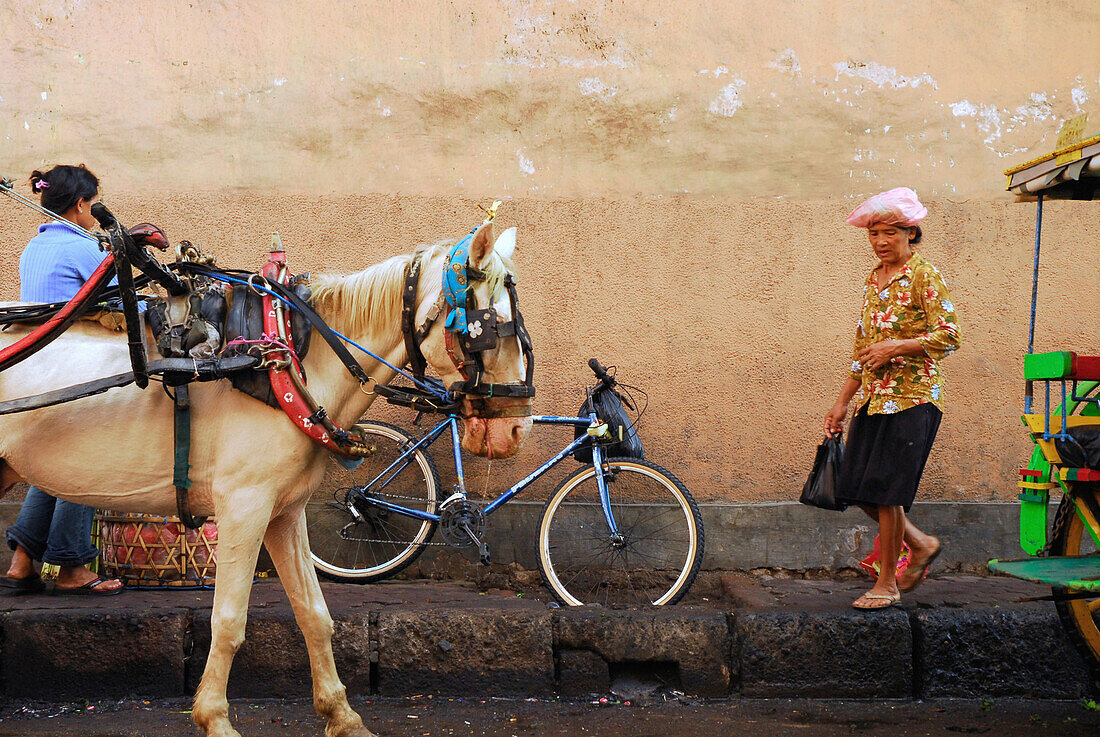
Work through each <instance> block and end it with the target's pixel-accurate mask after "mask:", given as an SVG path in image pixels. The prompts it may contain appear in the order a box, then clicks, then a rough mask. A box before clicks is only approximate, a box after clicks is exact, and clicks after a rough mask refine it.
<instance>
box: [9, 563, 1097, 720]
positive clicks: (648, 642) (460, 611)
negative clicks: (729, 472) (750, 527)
mask: <svg viewBox="0 0 1100 737" xmlns="http://www.w3.org/2000/svg"><path fill="white" fill-rule="evenodd" d="M322 586H323V588H324V591H325V596H326V599H327V601H328V604H329V607H330V609H331V611H332V614H333V617H334V619H335V620H336V637H335V639H334V650H335V654H336V660H337V666H338V668H339V671H340V675H341V678H342V679H343V681H344V683H345V684H346V685H347V687H348V691H349V693H350V694H353V695H358V696H365V695H368V694H380V695H385V696H408V695H415V694H425V693H434V694H439V695H459V696H461V695H480V696H508V697H521V698H522V697H547V696H552V695H554V694H558V695H562V696H579V695H584V694H588V693H607V692H611V691H616V690H619V689H621V687H623V686H624V684H626V685H629V686H631V687H633V688H635V690H637V686H638V684H657V685H661V686H663V687H664V688H666V689H669V690H675V691H680V692H682V693H684V694H686V695H689V696H693V697H727V696H741V697H746V698H771V697H809V698H817V697H822V698H840V697H842V698H891V699H913V698H926V697H928V698H931V697H1023V698H1066V699H1080V698H1082V697H1085V696H1090V695H1096V694H1097V693H1100V692H1098V690H1097V684H1096V683H1095V682H1094V681H1093V680H1092V679H1091V677H1090V674H1089V668H1088V666H1087V665H1086V663H1085V661H1084V660H1083V659H1082V658H1081V657H1080V656H1079V655H1078V654H1077V652H1076V651H1075V650H1073V648H1072V646H1071V644H1070V642H1069V641H1068V639H1067V637H1066V635H1065V634H1064V633H1063V631H1062V628H1061V625H1060V623H1059V620H1058V617H1057V614H1056V612H1055V609H1054V605H1053V604H1052V603H1050V602H1030V603H1017V602H1016V601H1015V600H1017V599H1020V598H1023V597H1028V596H1041V595H1044V594H1047V593H1049V589H1046V588H1043V587H1040V586H1035V585H1032V584H1027V583H1024V582H1021V581H1016V580H1014V579H1008V578H997V577H967V576H951V575H943V576H939V577H934V578H932V579H929V581H927V582H926V583H925V584H924V585H923V586H922V587H920V588H919V589H918V590H916V591H914V592H912V593H910V594H908V595H906V597H905V601H904V603H903V605H902V606H900V607H893V608H890V609H888V610H884V611H877V612H859V611H856V610H853V609H852V608H851V607H850V606H849V604H850V602H851V601H852V600H853V599H855V598H856V596H857V595H858V594H859V593H860V592H861V591H862V590H865V589H866V588H867V586H868V583H867V582H866V581H865V580H863V579H847V580H831V579H830V580H812V579H801V578H771V577H767V576H763V577H755V576H748V575H739V574H725V575H713V576H711V577H709V578H708V579H707V580H703V581H700V582H699V583H698V584H697V585H696V587H695V588H694V589H693V591H692V593H691V594H690V595H689V597H688V599H687V601H686V602H685V603H682V604H680V605H677V606H674V607H667V608H663V609H645V610H608V609H603V608H599V607H592V608H577V609H565V608H556V607H554V606H552V605H549V604H548V601H547V600H546V599H547V596H546V594H545V592H544V591H542V590H541V589H539V590H534V591H527V592H526V594H525V595H517V594H516V593H515V592H513V591H506V590H498V589H490V590H489V591H485V592H479V591H478V590H477V589H476V588H475V587H474V586H473V585H468V584H461V583H454V582H428V581H395V582H385V583H381V584H374V585H366V586H356V585H345V584H333V583H325V584H322ZM211 602H212V592H210V591H203V590H198V591H194V590H191V591H188V590H158V591H127V592H125V593H124V594H122V595H120V596H115V597H108V598H76V597H71V596H52V595H49V594H48V593H47V594H42V595H34V596H20V597H17V596H11V595H7V596H3V597H0V604H2V610H3V613H4V614H3V618H2V622H0V627H2V648H0V675H2V681H0V691H2V692H0V698H7V699H18V698H32V699H37V700H45V701H64V700H72V699H77V698H84V699H104V698H124V697H138V698H163V697H178V696H186V695H189V694H192V693H193V692H194V689H195V687H196V686H197V684H198V681H199V678H200V676H201V673H202V668H203V665H204V663H205V660H206V653H207V651H208V649H209V643H210V607H211ZM309 693H310V677H309V665H308V661H307V658H306V653H305V648H304V644H303V641H302V638H301V635H300V633H299V632H298V629H297V627H296V625H295V623H294V619H293V616H292V614H291V611H290V606H289V603H288V602H287V600H286V597H285V595H284V594H283V591H282V588H281V587H280V586H279V585H278V582H277V581H271V580H261V581H259V582H257V584H256V585H255V586H254V587H253V593H252V599H251V608H250V611H249V622H248V631H247V641H246V642H245V644H244V646H243V647H242V648H241V650H240V652H239V654H238V655H237V658H236V660H235V662H234V666H233V671H232V675H231V677H230V682H229V694H230V697H250V698H300V697H308V696H309Z"/></svg>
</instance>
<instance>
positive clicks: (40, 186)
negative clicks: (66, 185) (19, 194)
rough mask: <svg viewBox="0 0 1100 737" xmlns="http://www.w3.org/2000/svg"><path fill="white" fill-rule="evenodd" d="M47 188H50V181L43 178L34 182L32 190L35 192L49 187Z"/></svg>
mask: <svg viewBox="0 0 1100 737" xmlns="http://www.w3.org/2000/svg"><path fill="white" fill-rule="evenodd" d="M49 188H50V183H49V182H47V181H46V180H45V179H39V180H38V181H37V182H35V183H34V191H35V192H41V191H42V190H44V189H49Z"/></svg>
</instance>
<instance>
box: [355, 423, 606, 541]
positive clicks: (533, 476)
mask: <svg viewBox="0 0 1100 737" xmlns="http://www.w3.org/2000/svg"><path fill="white" fill-rule="evenodd" d="M458 420H459V417H458V415H448V416H447V418H446V419H444V420H443V421H442V422H440V423H439V424H438V425H436V426H435V427H434V428H432V429H431V431H429V432H428V433H427V434H426V435H425V436H424V437H422V438H421V439H420V440H418V441H417V442H416V443H415V444H413V445H411V446H408V447H407V448H406V449H405V450H404V451H403V452H402V453H401V455H400V456H398V458H397V460H395V461H394V462H393V463H391V464H390V465H389V466H388V467H387V468H386V469H385V470H384V471H382V473H380V474H378V475H377V476H376V477H374V478H373V479H372V480H371V481H370V483H368V484H366V485H365V486H360V487H357V488H356V491H355V492H353V497H352V500H353V501H355V502H365V503H367V504H371V505H373V506H375V507H378V508H380V509H385V510H388V511H390V512H393V513H395V514H400V515H404V516H406V517H412V518H414V519H419V520H425V521H428V522H439V521H440V515H438V514H434V513H432V512H424V511H421V510H418V509H409V508H408V507H402V506H400V505H398V504H393V503H391V502H388V501H386V500H384V499H379V498H377V497H375V496H372V495H371V493H370V492H371V491H372V490H374V489H377V488H385V486H386V484H388V483H389V481H390V480H391V479H392V478H393V477H394V476H396V475H397V474H398V473H400V472H401V470H402V469H404V468H405V466H407V465H408V464H409V462H410V461H411V460H412V457H413V455H414V454H415V453H416V452H417V451H418V450H421V449H426V448H428V447H429V446H430V445H431V444H432V443H434V442H435V441H436V440H438V439H439V438H440V437H441V436H442V435H443V433H444V432H446V431H447V430H448V429H450V431H451V447H452V449H453V455H454V465H455V472H456V474H457V476H458V483H457V484H456V486H455V493H454V494H452V495H451V496H450V497H448V498H447V499H446V500H445V501H444V502H441V503H440V504H441V505H442V504H443V503H445V502H446V501H450V500H453V499H456V498H459V499H466V481H465V477H464V474H463V469H462V447H461V438H460V437H459V434H458ZM531 421H532V422H533V423H535V424H536V425H569V426H574V427H576V426H580V427H588V428H594V427H597V426H598V423H599V421H598V420H597V419H596V415H595V414H589V415H588V417H558V416H554V415H533V416H532V417H531ZM586 443H590V444H591V445H592V465H593V466H595V467H602V466H603V463H604V450H603V447H602V446H601V445H600V444H599V443H597V442H594V441H593V437H592V436H590V435H588V434H585V435H582V436H581V437H579V438H577V439H575V440H574V441H573V442H571V443H569V445H567V446H565V447H564V448H562V449H561V450H560V451H558V452H557V453H556V454H555V455H554V457H553V458H551V459H550V460H548V461H546V462H545V463H543V464H542V465H541V466H539V467H538V468H536V469H535V470H534V471H532V472H531V473H530V474H528V475H527V476H526V477H525V478H523V479H522V480H520V481H518V482H516V483H515V484H513V485H512V487H511V488H509V489H508V490H507V491H505V492H503V493H502V494H501V495H500V496H498V497H497V498H496V499H494V500H493V501H491V502H489V504H487V505H486V506H485V508H484V509H483V510H482V513H483V514H484V515H485V516H486V517H487V516H488V515H490V514H492V513H493V512H494V511H496V510H497V509H499V508H500V507H501V506H503V505H504V504H506V503H507V502H508V501H509V500H511V499H512V498H513V497H514V496H516V495H517V494H519V493H520V492H521V491H523V490H524V489H526V488H527V487H528V486H530V485H531V484H533V483H534V482H535V481H537V480H538V479H539V478H540V477H542V475H543V474H545V473H546V472H547V471H549V470H550V469H551V468H553V467H554V466H556V465H558V464H559V463H561V461H562V460H564V459H565V458H567V457H568V456H569V455H570V454H572V453H573V452H574V451H575V450H577V449H578V448H580V447H581V446H583V445H585V444H586ZM596 486H597V488H598V490H599V494H600V506H601V507H602V508H603V515H604V519H605V520H606V521H607V527H608V532H609V534H611V535H617V534H618V532H619V529H618V526H617V525H616V524H615V517H614V515H613V514H612V512H611V496H610V494H609V493H608V489H607V479H606V478H605V476H604V474H602V473H598V474H596ZM350 506H351V507H352V508H353V509H354V505H350Z"/></svg>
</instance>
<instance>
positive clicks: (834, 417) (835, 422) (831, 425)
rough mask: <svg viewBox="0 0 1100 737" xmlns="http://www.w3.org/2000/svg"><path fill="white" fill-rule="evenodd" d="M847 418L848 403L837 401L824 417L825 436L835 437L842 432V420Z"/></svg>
mask: <svg viewBox="0 0 1100 737" xmlns="http://www.w3.org/2000/svg"><path fill="white" fill-rule="evenodd" d="M847 416H848V403H847V402H840V401H839V400H838V401H837V403H836V404H834V405H833V408H832V409H831V410H829V412H828V414H826V415H825V434H826V435H830V436H832V435H836V434H837V433H839V432H843V431H844V419H845V418H846V417H847Z"/></svg>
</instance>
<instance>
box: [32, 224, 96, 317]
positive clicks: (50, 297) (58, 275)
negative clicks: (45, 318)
mask: <svg viewBox="0 0 1100 737" xmlns="http://www.w3.org/2000/svg"><path fill="white" fill-rule="evenodd" d="M106 256H107V254H106V253H104V252H103V251H101V250H99V243H98V242H97V241H95V240H94V239H92V238H89V237H88V236H86V235H84V234H83V233H79V232H77V231H75V230H73V229H72V228H70V227H69V226H68V225H66V224H65V223H62V222H60V221H57V220H55V221H53V222H52V223H46V224H45V225H40V226H39V227H38V235H36V236H35V237H34V238H32V239H31V241H30V243H28V244H27V247H26V248H24V249H23V255H22V256H20V258H19V284H20V290H19V298H20V299H21V300H22V301H23V302H68V301H69V300H70V299H72V298H73V297H74V296H75V295H76V293H77V292H78V291H80V288H81V287H82V286H84V283H85V282H86V281H88V279H90V278H91V276H92V273H93V272H94V271H95V270H96V268H98V267H99V264H100V263H101V262H102V261H103V259H104V258H106ZM112 283H113V282H112Z"/></svg>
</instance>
